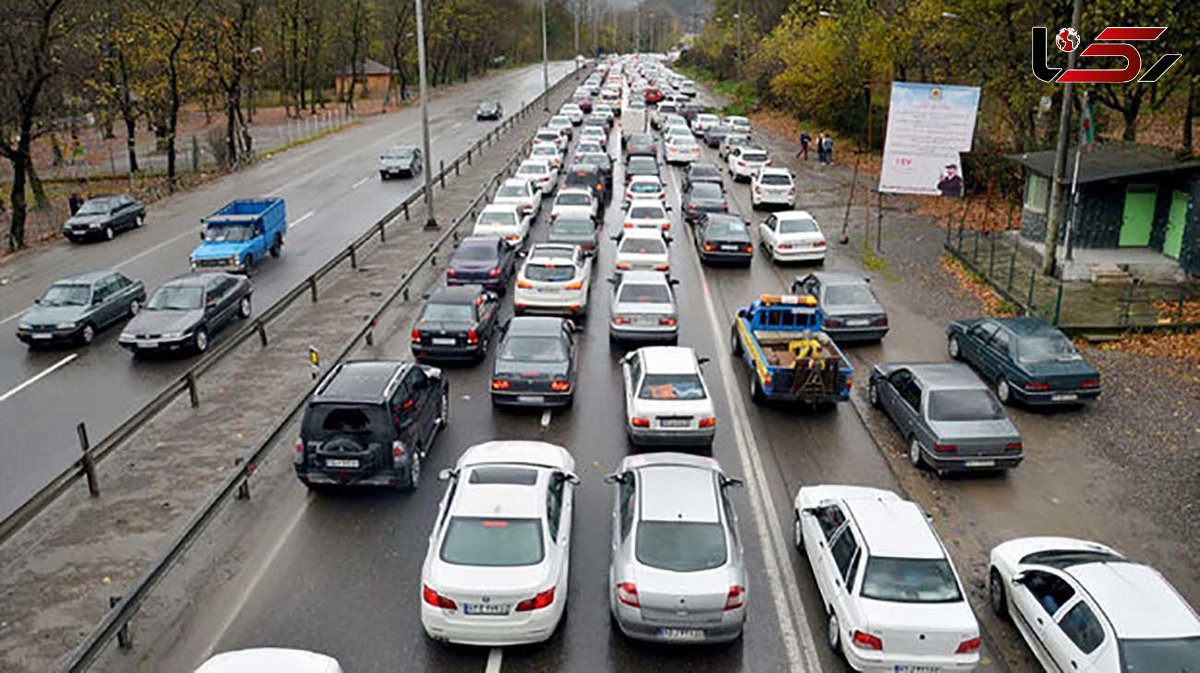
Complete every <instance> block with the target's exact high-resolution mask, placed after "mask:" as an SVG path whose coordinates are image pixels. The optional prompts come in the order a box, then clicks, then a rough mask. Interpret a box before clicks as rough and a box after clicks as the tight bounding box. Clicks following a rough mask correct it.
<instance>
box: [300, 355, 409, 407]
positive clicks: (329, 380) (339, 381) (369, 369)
mask: <svg viewBox="0 0 1200 673" xmlns="http://www.w3.org/2000/svg"><path fill="white" fill-rule="evenodd" d="M410 366H411V365H410V364H409V363H407V362H403V361H400V360H351V361H349V362H345V363H343V364H341V365H338V366H337V367H336V368H334V370H333V371H331V372H329V374H328V375H327V376H326V377H325V380H324V381H322V382H321V385H320V386H318V387H317V391H316V392H315V393H313V402H345V403H351V404H352V403H376V402H379V401H380V400H382V399H384V398H385V397H387V396H388V395H387V393H388V389H389V388H391V386H392V384H393V382H394V381H395V380H397V379H398V378H399V377H400V375H401V374H402V373H404V372H406V371H408V368H409V367H410Z"/></svg>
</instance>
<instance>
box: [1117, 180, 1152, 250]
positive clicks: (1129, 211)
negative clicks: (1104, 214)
mask: <svg viewBox="0 0 1200 673" xmlns="http://www.w3.org/2000/svg"><path fill="white" fill-rule="evenodd" d="M1157 196H1158V189H1157V188H1156V187H1155V186H1154V185H1129V187H1127V188H1126V189H1125V217H1124V219H1122V220H1121V238H1120V243H1119V245H1120V246H1121V247H1122V248H1126V247H1140V248H1144V247H1146V246H1148V245H1150V229H1151V228H1152V227H1153V226H1154V201H1155V200H1156V198H1157Z"/></svg>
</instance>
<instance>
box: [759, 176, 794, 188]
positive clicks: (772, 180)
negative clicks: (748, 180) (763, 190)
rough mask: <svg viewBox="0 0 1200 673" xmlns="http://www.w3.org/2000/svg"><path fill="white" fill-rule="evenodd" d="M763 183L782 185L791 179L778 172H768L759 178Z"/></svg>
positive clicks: (790, 181)
mask: <svg viewBox="0 0 1200 673" xmlns="http://www.w3.org/2000/svg"><path fill="white" fill-rule="evenodd" d="M759 182H761V183H763V184H764V185H774V186H777V187H779V186H784V185H790V184H792V179H791V178H789V177H788V176H786V175H780V174H779V173H768V174H766V175H764V176H762V177H761V178H760V179H759Z"/></svg>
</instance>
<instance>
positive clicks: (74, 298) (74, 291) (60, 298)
mask: <svg viewBox="0 0 1200 673" xmlns="http://www.w3.org/2000/svg"><path fill="white" fill-rule="evenodd" d="M91 300H92V288H91V286H90V285H75V284H66V283H63V284H61V285H51V286H50V289H48V290H46V294H44V295H42V298H41V300H40V301H39V302H38V303H39V304H40V305H41V306H87V305H88V303H89V302H90V301H91Z"/></svg>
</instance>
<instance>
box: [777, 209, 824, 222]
mask: <svg viewBox="0 0 1200 673" xmlns="http://www.w3.org/2000/svg"><path fill="white" fill-rule="evenodd" d="M775 217H776V218H777V219H780V220H812V221H814V222H816V221H817V218H815V217H813V216H812V214H811V213H809V212H808V211H807V210H781V211H779V212H777V213H775Z"/></svg>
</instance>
